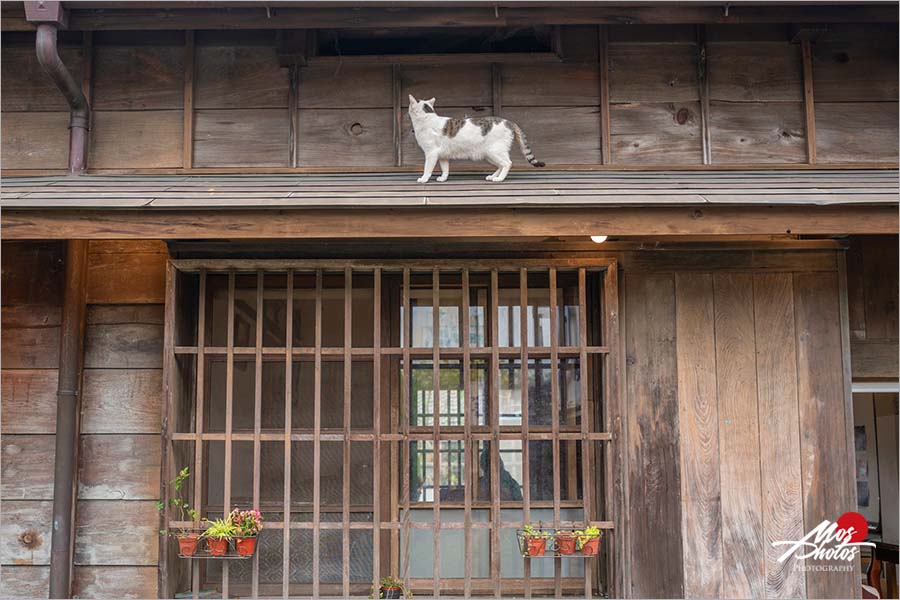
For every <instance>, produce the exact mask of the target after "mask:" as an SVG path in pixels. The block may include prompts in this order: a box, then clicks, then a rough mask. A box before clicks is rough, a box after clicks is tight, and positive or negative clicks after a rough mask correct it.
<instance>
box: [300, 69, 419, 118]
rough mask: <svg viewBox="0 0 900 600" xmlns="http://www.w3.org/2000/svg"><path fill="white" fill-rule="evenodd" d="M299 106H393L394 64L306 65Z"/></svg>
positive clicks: (301, 75) (302, 72)
mask: <svg viewBox="0 0 900 600" xmlns="http://www.w3.org/2000/svg"><path fill="white" fill-rule="evenodd" d="M432 95H434V94H432ZM403 97H404V98H405V97H406V96H405V95H404V96H403ZM428 97H429V98H430V97H431V96H428ZM299 105H300V108H301V109H304V108H327V109H335V108H391V107H392V106H393V96H392V94H391V66H390V65H384V66H371V65H360V66H354V65H343V66H341V67H340V68H339V69H335V68H334V67H328V66H320V67H302V68H301V69H300V89H299Z"/></svg>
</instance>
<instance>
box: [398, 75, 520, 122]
mask: <svg viewBox="0 0 900 600" xmlns="http://www.w3.org/2000/svg"><path fill="white" fill-rule="evenodd" d="M503 68H504V69H506V68H507V67H506V66H504V67H503ZM400 81H401V84H400V105H401V106H402V107H403V108H404V110H405V109H406V108H408V107H409V94H412V95H413V96H414V97H415V98H419V99H423V98H424V99H426V100H427V99H428V98H432V97H433V98H436V101H435V110H436V111H437V113H438V114H439V115H444V114H447V115H448V116H450V115H449V113H445V110H446V108H447V107H464V108H465V110H466V111H468V112H469V116H475V115H474V114H472V110H473V108H472V107H481V106H490V105H491V99H492V95H491V89H492V88H491V66H490V65H446V66H443V65H416V66H414V67H407V66H403V67H402V68H401V70H400ZM403 119H404V120H405V121H408V120H409V117H408V116H406V115H405V114H404V115H403Z"/></svg>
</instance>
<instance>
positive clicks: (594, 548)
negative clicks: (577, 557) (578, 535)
mask: <svg viewBox="0 0 900 600" xmlns="http://www.w3.org/2000/svg"><path fill="white" fill-rule="evenodd" d="M599 550H600V536H597V537H592V538H590V539H587V540H585V541H584V542H583V543H582V544H581V553H582V554H584V555H585V556H594V555H595V554H597V552H598V551H599Z"/></svg>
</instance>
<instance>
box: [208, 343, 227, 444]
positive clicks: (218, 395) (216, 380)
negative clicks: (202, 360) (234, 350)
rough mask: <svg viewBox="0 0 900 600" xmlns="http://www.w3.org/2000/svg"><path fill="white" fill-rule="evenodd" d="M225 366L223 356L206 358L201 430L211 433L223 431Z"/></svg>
mask: <svg viewBox="0 0 900 600" xmlns="http://www.w3.org/2000/svg"><path fill="white" fill-rule="evenodd" d="M225 376H226V366H225V357H224V356H216V357H212V356H207V357H206V368H205V373H204V379H205V387H206V390H205V396H204V401H205V410H204V411H203V414H204V418H205V421H206V422H205V423H204V425H203V430H204V431H206V432H212V433H221V432H223V431H225V390H226V377H225Z"/></svg>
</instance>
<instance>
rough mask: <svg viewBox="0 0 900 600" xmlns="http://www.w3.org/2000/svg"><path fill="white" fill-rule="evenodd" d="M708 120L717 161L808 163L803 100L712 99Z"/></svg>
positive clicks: (713, 152)
mask: <svg viewBox="0 0 900 600" xmlns="http://www.w3.org/2000/svg"><path fill="white" fill-rule="evenodd" d="M709 119H710V138H711V142H712V159H713V162H714V163H718V164H750V163H752V164H768V163H802V162H806V116H805V113H804V109H803V103H802V102H783V103H782V102H779V103H773V102H753V103H730V102H710V118H709Z"/></svg>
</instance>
